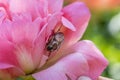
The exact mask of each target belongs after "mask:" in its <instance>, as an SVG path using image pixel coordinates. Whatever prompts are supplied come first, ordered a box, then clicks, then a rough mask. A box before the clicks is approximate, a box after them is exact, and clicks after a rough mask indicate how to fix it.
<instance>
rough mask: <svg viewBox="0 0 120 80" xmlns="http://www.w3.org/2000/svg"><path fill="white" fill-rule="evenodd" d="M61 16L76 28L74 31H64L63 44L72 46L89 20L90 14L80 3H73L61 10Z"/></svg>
mask: <svg viewBox="0 0 120 80" xmlns="http://www.w3.org/2000/svg"><path fill="white" fill-rule="evenodd" d="M62 11H63V13H64V14H63V16H64V17H65V18H66V19H67V20H69V21H70V22H71V23H72V24H73V25H74V26H75V28H76V31H75V32H74V31H71V30H66V31H65V38H66V39H65V43H66V42H67V43H68V44H74V43H75V42H76V41H78V40H79V39H80V38H81V37H82V35H83V33H84V31H85V29H86V27H87V25H88V22H89V19H90V12H89V10H88V8H87V7H86V6H85V4H84V3H82V2H75V3H73V4H70V5H68V6H66V7H65V8H63V10H62Z"/></svg>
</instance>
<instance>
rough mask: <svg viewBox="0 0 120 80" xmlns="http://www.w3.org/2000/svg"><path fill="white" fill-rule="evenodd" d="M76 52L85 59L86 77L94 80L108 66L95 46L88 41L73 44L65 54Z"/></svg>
mask: <svg viewBox="0 0 120 80" xmlns="http://www.w3.org/2000/svg"><path fill="white" fill-rule="evenodd" d="M70 50H71V51H70ZM76 51H77V52H79V53H82V54H83V55H84V57H85V59H87V62H88V65H89V72H88V73H87V76H89V77H91V78H92V79H93V80H96V79H97V78H98V76H99V75H101V73H102V72H103V70H104V69H105V68H106V66H107V65H108V61H107V60H106V58H105V57H104V56H103V54H102V53H101V52H100V51H99V50H98V49H97V48H96V46H95V45H94V44H93V43H92V42H91V41H88V40H84V41H80V42H79V43H77V44H75V45H74V46H73V47H72V48H70V49H69V51H68V52H67V53H68V54H69V53H70V52H76Z"/></svg>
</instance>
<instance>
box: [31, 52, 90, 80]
mask: <svg viewBox="0 0 120 80" xmlns="http://www.w3.org/2000/svg"><path fill="white" fill-rule="evenodd" d="M88 69H89V68H88V64H87V61H86V59H85V58H84V56H83V55H81V54H80V53H74V54H71V55H69V56H67V57H65V58H63V59H61V60H60V61H59V62H58V63H56V64H55V65H53V66H52V67H49V68H48V69H46V70H43V71H40V72H38V73H35V74H33V77H34V78H35V79H36V80H67V76H69V77H70V78H71V80H76V78H77V77H79V76H80V75H83V74H84V73H85V72H88Z"/></svg>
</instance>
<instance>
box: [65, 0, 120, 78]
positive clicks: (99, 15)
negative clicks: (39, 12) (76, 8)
mask: <svg viewBox="0 0 120 80" xmlns="http://www.w3.org/2000/svg"><path fill="white" fill-rule="evenodd" d="M73 1H75V0H65V4H69V3H71V2H73ZM81 1H84V2H85V3H86V5H87V6H88V7H89V9H90V11H91V15H92V16H91V20H90V23H89V25H88V28H87V30H86V32H85V34H84V36H83V38H82V39H88V40H91V41H93V42H94V43H95V44H96V46H97V47H98V48H99V49H100V50H101V51H102V53H103V54H104V56H105V57H106V58H107V59H108V61H109V66H108V67H107V68H106V70H105V71H104V72H103V74H102V75H103V76H105V77H109V78H112V79H115V80H120V0H81Z"/></svg>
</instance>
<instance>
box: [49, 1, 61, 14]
mask: <svg viewBox="0 0 120 80" xmlns="http://www.w3.org/2000/svg"><path fill="white" fill-rule="evenodd" d="M62 6H63V0H48V8H49V12H50V13H55V12H60V11H61V9H62Z"/></svg>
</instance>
